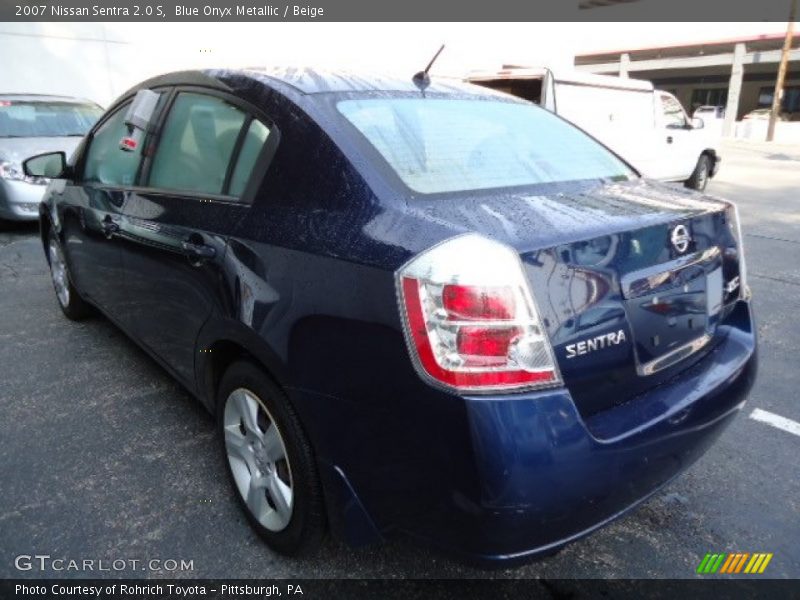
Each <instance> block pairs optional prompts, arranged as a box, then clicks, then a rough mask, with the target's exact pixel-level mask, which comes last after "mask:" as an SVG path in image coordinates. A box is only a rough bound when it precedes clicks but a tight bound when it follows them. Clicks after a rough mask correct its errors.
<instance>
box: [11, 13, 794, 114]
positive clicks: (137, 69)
mask: <svg viewBox="0 0 800 600" xmlns="http://www.w3.org/2000/svg"><path fill="white" fill-rule="evenodd" d="M785 29H786V23H767V22H759V23H474V24H473V23H322V22H319V23H318V22H305V23H286V22H278V23H0V54H2V55H4V56H7V57H8V56H11V57H16V58H18V60H16V61H12V62H11V63H7V65H6V66H4V67H3V69H4V70H5V71H7V72H6V73H5V75H4V74H3V73H2V72H0V83H2V87H4V88H6V87H9V88H10V87H14V88H17V87H18V88H20V89H22V88H25V89H24V91H27V92H43V91H49V92H50V93H65V94H77V95H85V96H87V97H90V98H92V99H95V100H97V101H99V102H101V103H103V104H104V103H107V102H109V101H110V100H111V99H113V98H114V97H116V96H117V95H118V94H119V93H121V92H122V91H124V90H125V89H127V88H128V87H130V86H131V85H134V84H135V83H138V82H139V81H141V80H143V79H145V78H147V77H150V76H153V75H156V74H159V73H165V72H168V71H174V70H178V69H189V68H204V67H217V66H219V67H237V66H271V65H275V66H315V67H319V68H329V69H337V68H338V69H349V70H356V71H379V72H383V73H393V74H400V75H407V76H409V77H410V76H411V75H412V74H413V73H415V72H416V71H418V70H420V69H422V68H424V67H425V65H426V64H427V63H428V61H429V60H430V58H431V57H432V56H433V54H434V53H435V52H436V50H437V49H438V48H439V45H440V44H442V43H445V44H446V49H445V51H444V52H443V53H442V55H441V57H440V59H439V61H438V62H437V63H436V66H435V67H434V69H433V70H432V73H433V74H434V75H437V74H438V75H455V76H463V75H464V74H466V73H468V72H469V71H471V70H482V69H491V70H496V69H498V68H499V67H500V66H501V65H502V64H504V63H511V64H522V65H530V66H542V65H547V66H551V67H555V68H558V67H562V68H563V67H569V66H571V65H572V64H573V59H574V56H575V55H576V54H580V53H588V52H599V51H613V50H625V49H632V48H636V47H643V46H645V47H648V46H649V47H653V46H661V45H672V44H678V43H692V42H702V41H712V40H719V39H729V38H735V37H741V36H756V35H761V34H775V33H778V34H780V33H783V32H785ZM102 40H111V41H112V43H108V44H98V43H95V42H97V41H102ZM101 73H107V74H108V75H103V76H100V77H98V75H100V74H101ZM40 88H41V89H40ZM45 88H46V90H45ZM73 88H77V89H79V90H80V93H79V94H78V92H77V91H76V90H75V89H73ZM6 91H20V90H16V89H14V90H10V89H9V90H6Z"/></svg>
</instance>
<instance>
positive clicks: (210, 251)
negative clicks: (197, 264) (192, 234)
mask: <svg viewBox="0 0 800 600" xmlns="http://www.w3.org/2000/svg"><path fill="white" fill-rule="evenodd" d="M181 248H182V249H183V253H184V254H186V256H188V257H189V258H190V259H193V260H208V259H210V258H214V257H215V256H216V255H217V249H216V248H214V246H209V245H207V244H202V243H200V244H198V243H195V242H190V241H188V240H187V241H185V242H181Z"/></svg>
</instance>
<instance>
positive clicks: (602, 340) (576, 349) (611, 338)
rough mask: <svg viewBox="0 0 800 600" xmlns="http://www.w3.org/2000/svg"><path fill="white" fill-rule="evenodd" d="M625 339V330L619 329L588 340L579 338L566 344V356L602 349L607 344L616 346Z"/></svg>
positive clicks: (607, 345) (606, 346) (572, 356)
mask: <svg viewBox="0 0 800 600" xmlns="http://www.w3.org/2000/svg"><path fill="white" fill-rule="evenodd" d="M624 341H625V331H624V330H622V329H620V330H619V331H614V332H611V333H604V334H603V335H598V336H596V337H593V338H590V339H588V340H581V341H580V342H576V343H574V344H569V345H568V346H567V358H575V357H576V356H581V355H583V354H589V352H594V351H596V350H603V349H604V348H608V347H609V346H618V345H619V344H621V343H622V342H624Z"/></svg>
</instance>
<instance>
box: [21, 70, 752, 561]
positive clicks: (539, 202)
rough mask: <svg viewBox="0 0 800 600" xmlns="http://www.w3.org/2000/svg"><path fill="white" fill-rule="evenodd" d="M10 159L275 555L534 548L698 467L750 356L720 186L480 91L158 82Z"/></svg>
mask: <svg viewBox="0 0 800 600" xmlns="http://www.w3.org/2000/svg"><path fill="white" fill-rule="evenodd" d="M142 106H147V107H149V108H147V109H146V110H145V109H142V108H141V107H142ZM140 109H141V110H140ZM135 122H138V125H132V124H133V123H135ZM136 127H141V131H142V132H145V133H144V134H143V135H142V136H140V137H139V138H138V139H139V142H136V143H135V139H136V135H135V132H134V129H135V128H136ZM121 148H125V150H122V149H121ZM25 170H26V173H27V174H28V175H29V176H34V177H53V178H55V179H54V180H53V181H52V183H51V184H50V187H49V188H48V193H47V196H46V198H45V200H44V202H43V203H42V206H41V237H42V244H43V247H44V249H45V254H46V256H47V260H48V261H49V264H50V270H51V273H52V279H53V284H54V287H55V291H56V296H57V298H58V302H59V304H60V306H61V309H62V310H63V312H64V314H65V315H66V316H67V317H69V318H71V319H78V318H82V317H84V316H86V315H87V314H89V313H90V312H91V310H92V309H93V308H97V309H99V310H100V312H102V313H103V314H105V315H106V316H107V317H108V318H109V319H111V320H112V321H113V322H114V323H116V324H117V325H118V326H119V327H121V328H122V329H123V330H124V331H125V332H127V333H128V334H129V335H130V336H131V338H132V339H133V340H135V341H136V342H137V343H138V344H140V345H141V346H142V347H143V348H144V349H145V350H146V351H147V352H149V353H150V354H151V355H152V356H153V357H155V359H156V360H158V361H159V362H160V363H161V364H162V365H163V366H164V367H165V369H166V370H167V371H169V372H170V373H171V374H172V375H173V376H174V377H175V378H176V379H177V380H178V381H180V382H181V383H182V384H183V385H184V386H186V388H187V389H188V390H189V391H190V392H191V393H192V394H194V395H195V396H196V397H197V398H198V399H199V400H200V401H201V402H202V403H203V404H204V405H205V406H206V407H207V408H208V410H209V411H211V412H212V413H214V414H215V415H216V416H217V419H218V429H219V438H220V440H221V447H222V452H224V454H225V456H226V457H227V460H226V464H227V469H228V475H229V476H230V479H231V482H232V486H233V489H234V490H235V491H234V494H235V496H236V497H237V498H238V500H239V502H240V503H241V505H242V507H243V509H244V511H245V514H246V515H247V518H248V519H249V521H250V522H251V524H252V525H253V527H254V528H255V529H256V530H257V531H258V533H259V534H261V535H262V536H263V537H264V539H265V540H266V542H267V543H268V544H269V546H270V547H272V548H273V549H275V550H277V551H279V552H283V553H287V554H298V553H301V552H304V551H308V550H310V549H312V548H313V547H314V545H315V543H316V542H317V541H318V540H319V539H320V537H321V536H322V535H323V533H324V532H325V531H326V529H330V530H331V531H332V532H333V533H334V535H336V536H338V537H341V538H342V539H345V540H347V541H348V542H349V543H352V544H361V543H366V542H370V541H375V540H380V539H383V538H385V537H388V536H392V535H409V536H412V537H414V538H415V539H417V540H426V541H427V542H429V543H432V544H435V545H437V546H440V547H442V548H445V549H448V550H450V551H452V552H454V553H456V554H459V555H461V556H464V557H469V558H471V559H475V560H479V561H486V562H489V563H511V562H513V561H519V560H524V559H527V558H530V557H533V556H538V555H542V554H546V553H551V552H553V551H554V550H556V549H558V548H559V547H561V546H563V545H565V544H567V543H569V542H571V541H573V540H575V539H577V538H579V537H581V536H583V535H586V534H588V533H590V532H592V531H593V530H595V529H597V528H598V527H600V526H602V525H604V524H606V523H608V522H609V521H611V520H613V519H615V518H617V517H618V516H620V515H621V514H623V513H624V512H625V511H627V510H630V509H631V508H632V507H634V506H636V505H637V504H638V503H640V502H641V501H642V500H644V499H645V498H647V497H648V496H650V495H651V494H653V493H654V492H656V491H657V490H658V489H659V488H660V487H661V486H662V485H664V484H665V483H667V482H668V481H670V480H671V479H672V478H673V477H674V476H676V475H677V474H678V473H680V472H681V471H683V470H684V469H686V468H687V467H689V466H690V465H691V464H692V463H693V462H694V461H695V460H696V459H697V458H698V457H699V456H700V455H702V454H703V452H705V450H706V449H707V448H708V447H709V445H710V444H711V443H712V442H713V441H714V439H715V438H716V437H717V436H718V435H719V434H720V433H721V432H722V430H723V429H724V428H725V427H726V426H727V425H728V424H729V423H730V422H731V420H732V418H733V417H734V416H735V415H736V414H737V413H738V412H739V411H740V409H741V408H742V405H743V403H744V400H745V398H746V396H747V393H748V390H749V389H750V386H751V384H752V382H753V379H754V376H755V369H756V336H755V328H754V326H753V320H752V314H751V305H750V300H749V293H748V291H747V290H748V288H747V285H746V279H745V263H744V257H743V255H742V247H741V240H742V237H741V232H740V229H739V221H738V218H737V214H736V210H735V207H734V206H733V205H731V204H730V203H728V202H725V201H722V200H719V199H715V198H710V197H705V196H702V195H700V194H698V193H696V192H692V191H690V190H686V189H681V188H676V187H674V186H667V185H664V184H660V183H657V182H651V181H646V180H643V179H641V178H640V177H639V176H637V175H636V173H635V171H634V170H633V169H632V168H631V167H629V166H628V165H627V164H626V163H625V162H623V161H622V160H620V159H619V158H617V157H616V156H615V155H613V154H612V153H611V152H609V151H608V150H607V149H606V148H604V147H603V146H602V145H601V144H599V143H598V142H596V141H594V140H592V139H591V138H590V137H588V136H587V135H585V134H584V133H582V132H581V131H580V130H578V129H577V128H575V127H574V126H572V125H570V124H569V123H568V122H566V121H564V120H563V119H560V118H559V117H557V116H556V115H553V114H552V113H551V112H548V111H546V110H543V109H541V108H539V107H537V106H535V105H533V104H531V103H529V102H526V101H523V100H520V99H518V98H513V97H510V96H507V95H502V94H496V93H494V92H492V91H490V90H487V89H484V88H481V87H478V86H473V85H468V84H463V83H453V82H437V81H433V82H432V83H430V85H429V86H428V87H427V88H426V86H425V85H424V84H423V83H420V81H419V80H416V82H415V81H412V78H410V77H409V79H408V80H407V81H406V80H394V79H390V78H382V77H375V78H369V77H364V76H351V75H347V74H342V73H340V74H326V73H322V72H318V71H307V70H299V69H298V70H287V71H265V70H243V71H235V70H213V71H212V70H210V71H198V72H184V73H177V74H171V75H164V76H161V77H157V78H154V79H150V80H148V81H145V82H144V83H142V84H141V85H139V86H137V87H136V88H134V89H132V90H130V91H129V92H127V93H125V94H124V95H123V96H122V97H121V98H120V99H119V100H117V101H116V102H115V103H114V104H113V106H111V108H110V109H109V110H108V111H107V112H106V114H105V115H104V116H103V117H102V119H101V120H100V121H99V123H98V124H97V125H95V126H94V127H93V128H92V130H91V131H90V132H89V134H88V135H87V137H86V138H85V140H84V141H83V143H82V144H81V146H80V147H79V149H78V150H77V151H76V153H75V156H74V160H73V161H71V162H67V161H66V160H65V155H64V154H63V153H50V154H45V155H42V156H38V157H34V158H31V159H29V160H27V161H26V163H25ZM111 385H113V383H112V384H111ZM132 426H135V424H134V423H132ZM197 468H209V467H208V465H200V464H198V465H197ZM698 510H702V508H699V509H698Z"/></svg>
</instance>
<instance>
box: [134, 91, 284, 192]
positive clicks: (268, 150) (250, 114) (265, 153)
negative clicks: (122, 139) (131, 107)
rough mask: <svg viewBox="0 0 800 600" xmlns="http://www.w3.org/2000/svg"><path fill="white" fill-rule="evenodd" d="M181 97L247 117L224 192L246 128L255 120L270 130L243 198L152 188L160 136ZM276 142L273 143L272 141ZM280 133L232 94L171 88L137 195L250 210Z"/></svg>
mask: <svg viewBox="0 0 800 600" xmlns="http://www.w3.org/2000/svg"><path fill="white" fill-rule="evenodd" d="M181 93H190V94H198V95H204V96H211V97H216V98H220V99H222V100H224V101H225V102H228V103H229V104H231V105H233V106H234V107H236V108H238V109H239V110H241V111H242V112H243V113H244V116H245V119H244V122H243V123H242V128H241V129H240V130H239V136H238V137H237V139H236V143H235V144H234V147H233V152H232V153H231V158H230V160H229V161H228V170H227V171H226V174H225V180H224V182H223V188H222V189H223V191H225V190H227V189H228V187H229V186H230V178H231V177H232V176H233V169H235V168H236V163H237V162H238V160H239V154H240V152H241V149H242V146H243V145H244V136H246V134H247V128H249V127H250V123H251V122H252V121H253V119H257V120H259V121H261V122H262V123H263V124H264V125H265V126H266V127H267V128H268V129H269V132H270V133H269V136H267V141H266V143H265V144H264V146H263V147H262V148H261V152H260V153H259V155H258V158H256V162H255V164H254V165H253V170H252V172H251V173H250V178H249V179H248V182H247V185H246V186H245V188H244V192H242V195H241V196H232V195H230V194H225V193H222V194H207V193H201V192H195V191H192V190H170V189H167V188H162V187H156V186H151V185H150V172H151V170H152V166H153V162H154V161H155V157H156V153H157V152H158V146H159V144H160V143H161V133H162V132H163V130H164V124H165V123H166V121H167V118H168V117H169V115H170V113H171V112H172V108H173V106H174V105H175V100H176V99H177V98H178V95H179V94H181ZM273 138H274V139H273ZM280 138H281V132H280V129H279V128H278V126H277V125H276V124H275V121H273V120H272V119H271V118H269V117H268V116H267V115H266V114H265V113H264V111H262V110H260V109H259V108H257V107H256V106H254V105H253V104H251V103H250V102H247V101H246V100H243V99H241V98H239V97H238V96H235V95H234V94H229V93H227V92H224V91H222V90H218V89H214V88H208V87H203V86H197V85H175V86H172V87H171V89H170V95H169V97H168V98H167V102H166V104H165V106H164V110H163V111H161V113H160V114H159V115H158V120H157V122H156V125H155V126H154V128H153V134H152V136H148V142H147V144H146V148H145V151H146V152H147V156H145V157H144V160H142V163H141V168H140V173H139V177H138V178H137V183H138V184H140V185H137V186H136V189H135V190H133V189H132V190H131V191H136V192H137V193H142V194H152V195H159V196H174V197H178V198H184V199H187V200H194V201H200V202H209V201H211V202H220V203H225V204H236V205H246V206H250V205H252V204H253V201H254V199H255V194H256V191H258V187H259V186H260V184H261V182H262V181H263V178H264V177H265V176H266V173H267V170H268V169H269V166H270V164H271V163H272V159H273V157H274V156H275V153H276V152H277V150H278V145H279V143H280ZM258 170H260V171H261V172H262V176H261V178H258V177H255V176H254V173H256V172H257V171H258ZM142 182H147V183H146V184H145V185H141V184H142Z"/></svg>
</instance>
